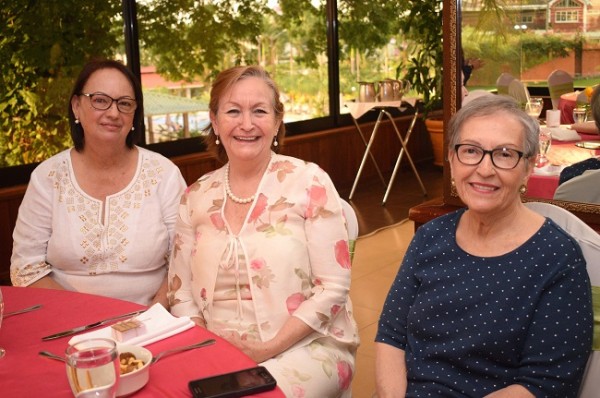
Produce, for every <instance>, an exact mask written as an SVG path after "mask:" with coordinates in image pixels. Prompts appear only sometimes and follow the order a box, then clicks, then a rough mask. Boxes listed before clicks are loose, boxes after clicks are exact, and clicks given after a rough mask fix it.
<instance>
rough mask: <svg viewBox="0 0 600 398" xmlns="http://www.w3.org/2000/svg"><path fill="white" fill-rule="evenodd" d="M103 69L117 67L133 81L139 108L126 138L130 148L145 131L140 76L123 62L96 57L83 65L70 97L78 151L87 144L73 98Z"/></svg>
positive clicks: (74, 139) (72, 134)
mask: <svg viewBox="0 0 600 398" xmlns="http://www.w3.org/2000/svg"><path fill="white" fill-rule="evenodd" d="M101 69H116V70H118V71H119V72H121V73H122V74H123V75H124V76H125V77H126V78H127V80H129V83H131V88H133V92H134V96H135V102H136V103H137V108H136V109H135V113H134V116H133V127H134V129H133V130H132V131H130V132H129V134H127V138H126V139H125V144H126V145H127V147H128V148H133V146H134V145H135V144H137V142H138V138H139V134H140V132H141V131H143V127H144V95H143V93H142V85H141V84H140V81H139V80H138V78H137V77H136V76H135V75H134V74H133V72H131V70H129V68H127V67H126V66H125V65H124V64H123V63H122V62H120V61H115V60H111V59H95V60H92V61H90V62H88V63H87V64H85V66H84V67H83V69H82V70H81V72H80V73H79V76H78V77H77V80H76V81H75V85H74V86H73V91H72V92H71V96H70V97H69V125H70V127H71V139H73V144H74V146H75V149H76V150H77V151H81V150H83V147H84V146H85V134H84V131H83V127H82V126H81V123H75V119H76V118H75V113H73V107H72V106H71V100H72V99H73V97H75V96H79V95H81V92H82V90H83V87H84V86H85V84H86V83H87V81H88V80H89V79H90V76H92V75H93V74H94V72H96V71H99V70H101Z"/></svg>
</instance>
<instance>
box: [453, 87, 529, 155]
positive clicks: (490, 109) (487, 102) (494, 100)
mask: <svg viewBox="0 0 600 398" xmlns="http://www.w3.org/2000/svg"><path fill="white" fill-rule="evenodd" d="M497 113H506V114H509V115H510V116H512V117H513V118H514V120H516V121H517V122H519V124H520V125H521V126H522V127H523V133H524V137H523V138H524V140H523V142H524V148H523V152H524V156H525V157H526V158H530V157H532V156H535V155H537V154H538V152H539V146H540V144H539V134H540V125H539V123H538V121H537V120H536V119H534V118H532V117H531V116H529V115H528V114H527V113H525V111H523V110H522V109H521V107H520V106H519V104H518V103H517V101H515V100H514V99H513V98H512V97H509V96H506V95H485V96H482V97H479V98H476V99H474V100H473V101H470V102H469V103H468V104H466V105H464V106H463V107H462V108H461V109H460V110H459V111H458V112H456V113H455V114H454V116H452V119H450V125H449V126H448V130H447V132H448V150H449V151H454V146H455V145H457V144H460V131H461V130H462V127H463V126H464V124H465V123H466V122H467V121H469V120H471V119H473V118H476V117H483V116H491V115H495V114H497Z"/></svg>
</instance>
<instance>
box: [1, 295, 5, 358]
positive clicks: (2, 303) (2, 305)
mask: <svg viewBox="0 0 600 398" xmlns="http://www.w3.org/2000/svg"><path fill="white" fill-rule="evenodd" d="M3 315H4V300H3V299H2V289H0V329H2V316H3ZM5 353H6V351H5V350H4V348H2V347H0V358H2V357H4V354H5Z"/></svg>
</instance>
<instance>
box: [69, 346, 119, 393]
mask: <svg viewBox="0 0 600 398" xmlns="http://www.w3.org/2000/svg"><path fill="white" fill-rule="evenodd" d="M118 357H119V354H118V351H117V344H116V343H115V341H114V340H111V339H88V340H82V341H80V342H79V343H75V344H73V345H70V346H69V347H68V348H67V351H66V364H67V378H68V379H69V384H70V385H71V390H72V391H73V395H74V396H75V397H76V398H90V397H95V398H114V397H115V396H116V394H117V383H118V381H119V359H118Z"/></svg>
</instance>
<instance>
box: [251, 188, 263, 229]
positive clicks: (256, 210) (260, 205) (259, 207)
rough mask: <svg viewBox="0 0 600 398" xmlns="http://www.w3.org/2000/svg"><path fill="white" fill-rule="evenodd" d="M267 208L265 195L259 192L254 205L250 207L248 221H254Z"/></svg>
mask: <svg viewBox="0 0 600 398" xmlns="http://www.w3.org/2000/svg"><path fill="white" fill-rule="evenodd" d="M266 208H267V197H266V196H265V195H264V194H262V193H261V194H259V195H258V199H256V206H254V209H252V213H250V219H249V220H248V221H249V222H254V221H256V220H257V219H258V217H260V216H261V215H262V214H263V213H264V212H265V209H266Z"/></svg>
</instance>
